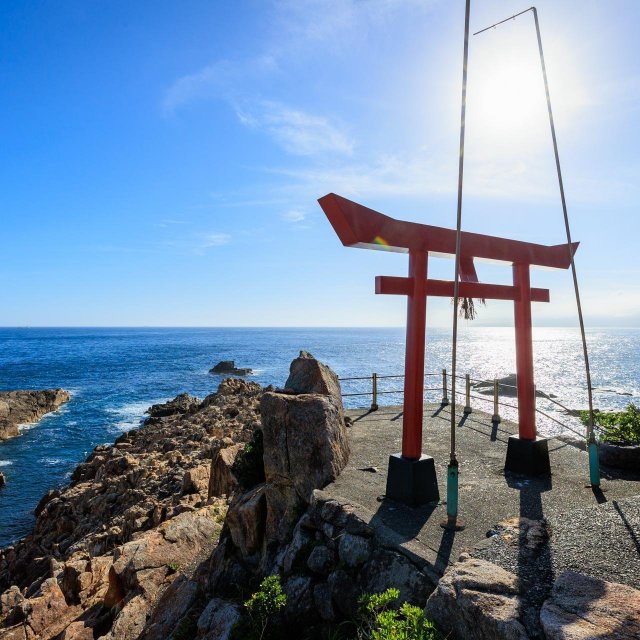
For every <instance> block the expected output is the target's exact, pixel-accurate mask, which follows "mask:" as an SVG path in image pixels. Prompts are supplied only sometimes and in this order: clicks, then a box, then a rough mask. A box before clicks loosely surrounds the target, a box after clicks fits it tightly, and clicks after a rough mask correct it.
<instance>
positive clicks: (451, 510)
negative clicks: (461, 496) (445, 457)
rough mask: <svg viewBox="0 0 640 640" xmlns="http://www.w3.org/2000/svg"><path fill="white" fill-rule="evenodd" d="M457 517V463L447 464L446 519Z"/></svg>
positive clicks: (455, 461)
mask: <svg viewBox="0 0 640 640" xmlns="http://www.w3.org/2000/svg"><path fill="white" fill-rule="evenodd" d="M457 517H458V461H457V460H454V461H452V462H450V463H449V466H448V468H447V518H448V519H449V520H455V519H456V518H457Z"/></svg>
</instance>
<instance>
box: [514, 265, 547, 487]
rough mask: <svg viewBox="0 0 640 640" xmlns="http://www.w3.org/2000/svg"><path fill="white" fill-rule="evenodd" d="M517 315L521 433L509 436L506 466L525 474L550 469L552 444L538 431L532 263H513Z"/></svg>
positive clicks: (515, 315) (515, 310) (517, 367)
mask: <svg viewBox="0 0 640 640" xmlns="http://www.w3.org/2000/svg"><path fill="white" fill-rule="evenodd" d="M513 286H514V288H515V290H516V296H515V300H514V303H513V305H514V318H515V333H516V371H517V381H516V385H517V391H518V435H517V436H511V437H510V438H509V444H508V447H507V459H506V462H505V470H506V471H512V472H515V473H523V474H526V475H541V474H547V473H550V471H551V469H550V464H549V448H548V445H547V440H546V439H545V438H538V437H537V431H536V388H535V384H534V378H533V331H532V323H531V280H530V277H529V265H528V264H522V263H514V265H513Z"/></svg>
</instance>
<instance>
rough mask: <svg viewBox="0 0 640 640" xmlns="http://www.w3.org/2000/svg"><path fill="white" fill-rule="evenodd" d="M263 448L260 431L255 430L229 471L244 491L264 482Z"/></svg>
mask: <svg viewBox="0 0 640 640" xmlns="http://www.w3.org/2000/svg"><path fill="white" fill-rule="evenodd" d="M263 453H264V447H263V444H262V431H261V430H260V429H256V430H255V431H254V432H253V436H252V437H251V440H250V441H249V442H247V445H246V446H245V448H244V449H243V450H242V451H241V452H240V453H238V455H237V456H236V460H235V462H234V463H233V467H232V468H231V470H232V471H233V475H234V476H235V477H236V478H237V479H238V482H239V483H240V485H241V486H242V487H243V488H244V489H251V487H255V486H256V485H257V484H260V483H261V482H264V460H263V458H262V456H263Z"/></svg>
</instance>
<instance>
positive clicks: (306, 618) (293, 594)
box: [282, 576, 317, 627]
mask: <svg viewBox="0 0 640 640" xmlns="http://www.w3.org/2000/svg"><path fill="white" fill-rule="evenodd" d="M282 591H283V592H284V593H285V594H286V596H287V606H286V609H285V610H284V615H285V617H286V620H287V622H289V623H293V624H294V625H295V624H300V623H303V624H304V626H305V627H306V626H308V625H309V624H310V623H311V622H313V620H314V618H316V617H317V616H316V612H315V609H314V605H313V579H312V578H310V577H309V576H295V577H293V578H289V580H287V581H286V582H285V583H284V585H283V587H282Z"/></svg>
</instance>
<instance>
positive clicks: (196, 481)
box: [182, 464, 210, 495]
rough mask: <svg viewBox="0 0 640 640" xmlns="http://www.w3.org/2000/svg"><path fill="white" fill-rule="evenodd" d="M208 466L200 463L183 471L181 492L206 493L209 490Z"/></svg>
mask: <svg viewBox="0 0 640 640" xmlns="http://www.w3.org/2000/svg"><path fill="white" fill-rule="evenodd" d="M209 472H210V466H209V465H207V464H201V465H200V466H198V467H193V468H192V469H189V470H187V471H186V472H185V474H184V476H183V477H182V493H201V494H203V495H207V493H208V491H209Z"/></svg>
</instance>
